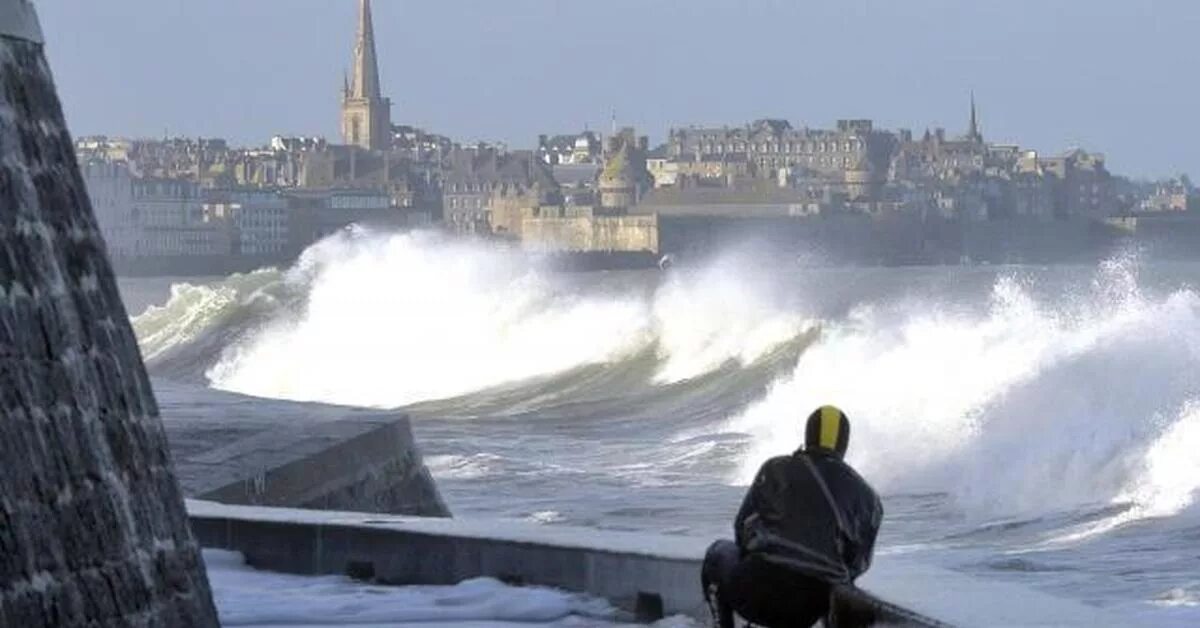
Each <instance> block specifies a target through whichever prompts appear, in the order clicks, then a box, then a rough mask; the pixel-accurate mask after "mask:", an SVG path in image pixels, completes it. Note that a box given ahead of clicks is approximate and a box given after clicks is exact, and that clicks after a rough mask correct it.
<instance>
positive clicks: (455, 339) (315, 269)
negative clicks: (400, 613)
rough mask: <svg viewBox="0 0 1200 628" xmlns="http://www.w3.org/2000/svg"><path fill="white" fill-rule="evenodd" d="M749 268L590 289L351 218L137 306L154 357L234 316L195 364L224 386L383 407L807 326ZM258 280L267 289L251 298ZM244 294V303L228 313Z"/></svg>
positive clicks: (707, 357) (671, 375) (678, 377)
mask: <svg viewBox="0 0 1200 628" xmlns="http://www.w3.org/2000/svg"><path fill="white" fill-rule="evenodd" d="M751 275H753V273H752V272H749V271H747V270H745V269H744V264H742V265H739V263H738V262H736V261H732V260H725V261H723V262H720V263H717V264H714V265H712V266H710V267H707V268H705V269H701V270H700V271H699V272H695V273H680V274H678V275H675V276H674V277H672V278H671V279H670V280H668V281H666V282H664V283H663V284H662V285H661V286H659V287H658V288H657V289H656V290H653V291H650V292H646V291H643V290H638V289H636V287H631V286H628V285H626V286H621V287H620V288H618V289H608V290H606V289H601V288H597V289H592V290H587V289H580V288H579V287H578V286H576V285H574V284H573V283H572V282H571V281H570V278H562V277H558V276H555V275H553V274H550V273H545V272H541V271H540V270H539V269H538V268H537V267H536V265H533V264H531V263H530V262H529V260H528V259H526V258H525V257H523V256H521V255H519V254H517V253H515V252H512V251H508V250H505V249H503V248H500V247H498V246H496V245H493V244H488V243H483V242H474V241H462V240H451V239H448V238H445V237H442V236H439V235H436V234H433V233H428V232H416V233H406V234H386V233H374V232H371V231H368V230H362V229H356V230H347V231H344V232H342V233H339V234H337V235H335V236H333V237H330V238H328V239H326V240H324V241H322V242H320V243H318V244H316V245H314V246H313V247H311V248H310V249H309V250H308V251H306V252H305V254H304V256H303V257H302V259H301V260H300V262H299V263H298V264H297V265H296V267H295V268H293V269H291V270H290V271H288V272H287V273H285V274H279V273H275V274H274V275H266V274H263V275H260V276H259V279H258V283H255V284H253V285H252V286H251V287H252V288H253V290H247V288H246V286H244V285H242V284H244V283H245V282H246V280H245V279H239V278H233V279H231V280H227V281H225V282H222V283H219V284H216V285H212V286H189V285H180V286H177V287H175V288H174V290H173V294H172V298H171V300H170V301H169V302H168V303H167V304H166V305H165V306H164V307H161V308H151V309H150V310H148V311H147V312H145V313H143V314H142V315H141V316H138V317H137V318H135V321H134V322H135V326H136V328H137V329H138V331H139V338H140V340H141V343H142V346H143V351H144V352H146V354H147V357H148V358H149V359H150V360H151V363H152V365H153V364H154V359H155V358H158V357H159V356H162V355H165V354H167V353H168V352H169V351H171V350H174V349H178V348H180V347H186V346H187V345H188V343H192V342H195V341H196V339H197V338H198V337H200V336H201V335H202V334H204V333H213V332H214V327H219V326H221V325H235V326H240V327H238V328H235V329H226V330H220V329H218V330H216V331H217V332H220V333H216V334H215V335H216V336H217V337H218V338H220V339H221V341H223V342H227V346H223V347H221V348H220V349H219V350H217V351H216V355H217V356H218V357H217V358H216V359H215V360H213V363H212V364H210V365H207V367H203V368H206V371H205V372H206V376H207V378H208V379H209V381H210V382H211V384H212V385H213V386H214V387H216V388H219V389H222V390H228V391H232V392H240V393H245V394H251V395H256V396H263V397H272V398H280V399H289V400H295V401H324V402H332V403H343V404H352V405H360V406H375V407H392V406H397V405H402V404H406V403H411V402H416V401H424V400H431V399H440V398H446V397H452V396H456V395H461V394H467V393H471V392H474V391H477V390H481V389H485V388H489V387H492V386H497V385H501V384H506V383H511V382H519V381H522V380H527V379H530V378H535V377H540V376H548V375H553V374H558V373H562V372H565V371H568V370H570V369H573V368H576V367H581V366H587V365H595V364H605V363H615V362H619V361H621V360H623V359H626V358H628V357H631V356H633V355H635V354H637V353H639V352H641V351H643V350H646V349H648V348H650V347H655V348H656V350H657V352H658V354H659V357H660V360H661V364H660V367H659V371H658V373H657V375H656V376H655V378H654V381H655V382H656V383H663V384H665V383H674V382H678V381H682V380H686V379H690V378H694V377H697V376H700V375H703V374H705V373H707V372H710V371H712V370H713V369H716V368H719V367H721V366H722V365H724V364H726V363H729V362H731V361H733V362H736V363H739V364H743V365H744V364H750V363H752V362H754V361H755V360H758V359H760V358H761V357H762V356H764V355H765V354H766V353H768V352H769V351H770V350H771V349H772V348H774V347H776V346H778V345H779V344H780V343H783V342H786V341H788V340H789V339H791V338H793V337H795V336H796V335H797V334H798V333H800V332H801V331H802V330H803V328H804V326H805V321H804V319H803V318H802V317H800V316H799V315H798V314H796V313H795V311H794V309H791V308H789V307H788V306H787V305H786V304H785V303H784V302H783V301H782V300H780V299H778V298H777V297H776V295H777V294H780V292H779V291H773V289H772V287H771V286H770V285H769V284H768V283H766V282H759V283H752V282H748V281H747V280H746V279H745V277H748V276H751ZM235 280H236V281H235ZM272 282H273V283H272ZM262 284H267V285H262ZM264 295H268V296H271V298H272V299H273V300H272V301H271V302H270V303H269V304H266V305H263V304H262V303H261V301H262V300H263V298H264ZM252 296H253V297H258V300H259V301H260V303H257V308H258V310H257V311H256V312H255V316H253V317H247V316H239V315H241V314H245V313H246V312H245V311H244V310H245V308H247V307H249V305H250V304H249V303H248V300H249V299H250V297H252ZM203 355H204V356H205V357H209V356H208V354H203Z"/></svg>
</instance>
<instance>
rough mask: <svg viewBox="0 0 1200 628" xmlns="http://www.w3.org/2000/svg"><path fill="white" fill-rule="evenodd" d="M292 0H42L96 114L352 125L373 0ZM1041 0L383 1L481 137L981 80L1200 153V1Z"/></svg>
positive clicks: (196, 127)
mask: <svg viewBox="0 0 1200 628" xmlns="http://www.w3.org/2000/svg"><path fill="white" fill-rule="evenodd" d="M283 4H284V3H283V2H279V1H277V0H263V1H261V2H255V3H234V2H209V3H186V2H180V1H165V2H148V1H146V0H128V1H127V2H123V3H121V4H120V5H119V6H91V5H83V6H80V5H78V4H77V3H72V2H68V1H67V0H41V2H40V3H39V8H40V10H41V14H42V21H43V27H44V29H45V30H46V32H47V37H48V39H49V41H50V45H49V46H48V53H49V55H50V57H51V62H52V64H53V66H54V68H55V71H56V77H57V80H58V82H59V86H60V89H61V90H62V92H63V94H64V101H65V107H66V110H67V118H68V121H69V123H70V124H71V126H72V129H73V131H74V133H75V134H76V135H87V134H93V133H105V134H110V135H130V136H150V137H156V136H161V135H163V134H164V133H169V134H171V135H187V136H221V137H228V138H229V139H231V140H232V141H234V142H236V143H239V144H262V143H265V142H266V141H267V139H268V138H269V137H270V136H271V135H272V134H276V133H279V134H304V135H321V136H324V137H327V138H329V139H331V140H335V141H336V140H337V138H338V135H339V133H338V127H337V125H338V108H339V98H338V96H339V89H340V87H341V84H342V83H341V81H342V76H343V73H344V72H345V71H347V70H348V69H349V64H350V57H351V54H350V53H351V51H350V49H349V47H348V46H347V42H349V41H352V39H353V33H354V30H355V27H356V20H355V10H356V5H357V3H356V2H338V3H332V2H318V1H316V0H296V1H293V2H289V3H287V6H288V7H289V8H290V7H294V8H292V9H291V10H289V11H287V12H284V11H282V7H283ZM1097 4H1098V6H1097ZM1035 6H1036V5H1035V4H1034V3H1032V2H1016V3H1009V4H1008V5H1006V7H1004V8H1001V7H969V8H967V7H958V6H954V5H953V4H951V3H945V2H919V3H916V4H912V5H909V6H906V7H905V8H904V9H903V10H901V9H899V8H896V7H892V6H888V5H886V4H884V3H878V2H856V3H850V4H846V3H840V4H839V5H837V6H834V5H832V4H829V3H817V4H814V5H809V6H805V7H794V6H791V5H788V4H785V3H780V2H763V3H759V4H755V5H752V6H750V7H744V6H735V5H728V4H726V3H716V2H705V3H689V4H683V3H679V2H666V3H659V4H655V5H652V6H648V7H641V6H637V4H636V3H633V2H629V1H626V0H618V1H616V2H610V3H606V4H605V5H604V6H602V7H596V6H590V5H588V6H585V5H575V4H567V3H559V2H556V3H538V2H532V1H518V2H513V3H510V4H508V5H506V9H505V10H504V11H499V13H504V15H497V13H498V11H497V9H496V7H493V6H491V5H485V6H474V5H468V4H467V3H465V2H449V3H437V4H434V3H419V2H376V3H375V13H376V18H375V22H376V29H377V31H378V32H379V35H378V39H379V47H380V50H379V58H380V71H381V81H382V84H383V93H384V95H385V96H388V97H390V98H391V99H392V100H393V102H394V103H395V104H394V106H393V109H392V118H393V121H394V122H395V123H398V124H415V125H417V126H421V127H424V128H428V129H429V130H431V131H435V132H440V133H445V134H447V135H450V136H452V137H454V138H456V139H460V140H463V141H471V140H475V139H480V140H498V141H503V142H506V143H508V144H510V145H512V146H514V147H528V146H531V145H533V144H535V143H536V138H537V135H538V134H541V133H558V132H572V131H579V130H582V129H583V128H585V127H588V128H592V129H599V130H607V128H608V125H609V119H610V117H611V115H612V114H613V112H615V113H616V116H617V119H618V122H619V123H620V124H622V125H634V126H636V127H638V128H639V129H641V130H643V131H644V132H646V133H648V134H649V135H650V136H651V138H652V140H653V141H654V142H656V143H657V142H661V141H664V140H665V134H666V132H667V130H668V128H670V127H673V126H687V125H690V124H729V125H738V124H742V123H744V122H747V121H749V120H752V119H755V118H759V117H782V118H787V119H790V120H792V121H793V122H794V123H796V124H800V125H807V126H813V127H828V126H831V125H832V123H833V122H834V121H835V120H836V119H838V118H846V117H862V118H872V119H875V120H876V121H877V122H878V124H879V125H880V126H883V127H889V128H911V129H913V130H914V131H915V132H917V133H920V132H922V131H923V130H924V129H925V128H926V127H929V128H934V127H939V126H940V127H945V128H946V129H947V130H948V132H950V133H960V132H963V131H965V130H966V125H967V111H968V99H969V93H970V92H971V91H972V90H973V91H975V93H976V95H977V98H978V101H979V106H980V118H981V124H982V127H983V133H984V135H985V136H986V137H987V138H988V139H989V140H990V141H997V142H1010V141H1011V142H1014V143H1020V144H1021V145H1023V146H1028V147H1030V148H1035V149H1037V150H1040V151H1042V152H1045V153H1056V152H1061V151H1063V150H1066V149H1067V148H1069V147H1072V146H1082V147H1084V148H1087V149H1090V150H1098V151H1102V152H1104V153H1105V154H1106V155H1107V156H1108V157H1109V161H1110V163H1111V164H1112V166H1113V168H1114V170H1117V171H1120V172H1125V173H1128V174H1130V175H1134V176H1152V177H1157V176H1170V175H1173V174H1176V173H1179V172H1193V173H1194V172H1197V171H1200V168H1198V167H1197V166H1200V155H1198V154H1197V152H1196V150H1195V149H1194V148H1193V147H1191V146H1190V143H1189V142H1186V141H1181V138H1186V137H1189V136H1193V135H1196V134H1197V133H1200V121H1198V120H1196V119H1195V118H1194V117H1193V116H1191V115H1190V112H1191V111H1193V110H1195V108H1196V107H1197V106H1198V105H1200V95H1198V94H1197V93H1196V89H1195V88H1191V89H1190V91H1189V87H1188V85H1187V82H1188V81H1187V78H1186V77H1187V74H1186V72H1187V70H1188V67H1187V66H1188V63H1187V62H1188V57H1189V55H1188V54H1187V50H1186V46H1187V45H1186V44H1185V43H1183V42H1184V36H1185V35H1186V33H1187V31H1188V30H1189V28H1190V27H1192V26H1195V25H1196V24H1197V23H1200V7H1194V6H1193V5H1191V4H1187V3H1183V2H1167V1H1164V2H1155V3H1152V6H1151V8H1152V9H1154V10H1152V11H1146V9H1145V7H1142V8H1136V7H1135V8H1129V7H1124V6H1118V5H1115V4H1114V3H1091V4H1088V5H1084V4H1083V3H1076V2H1066V3H1059V4H1056V5H1055V6H1054V7H1052V8H1045V7H1041V8H1039V9H1038V10H1036V11H1035V10H1033V7H1035ZM697 7H700V8H701V9H703V10H699V9H697ZM1084 8H1086V9H1087V11H1086V12H1084V11H1083V9H1084ZM1026 9H1029V10H1026ZM934 16H940V18H941V19H942V22H943V24H942V25H938V24H936V23H934V21H933V20H931V18H932V17H934ZM1018 17H1020V18H1021V19H1018ZM739 18H740V19H739ZM997 22H999V23H1002V24H1005V25H1006V27H1005V28H992V26H995V25H996V23H997ZM81 23H86V24H88V26H89V27H88V28H86V29H81V28H78V26H77V25H78V24H81ZM728 24H739V27H738V28H729V27H728ZM806 24H808V25H812V24H817V25H821V26H807V27H806V26H805V25H806ZM984 24H987V25H988V26H989V28H987V29H983V28H982V26H983V25H984ZM741 25H744V26H741ZM826 26H829V27H826ZM189 31H190V32H189ZM835 31H836V32H835ZM993 31H995V32H993ZM217 32H220V33H222V35H223V36H222V37H216V36H215V35H213V33H217ZM1000 32H1002V33H1004V36H1003V37H1001V36H1000V35H997V34H995V33H1000ZM531 34H532V35H536V36H535V37H531V36H530V35H531ZM706 39H707V40H708V41H707V42H705V40H706ZM631 42H633V45H631ZM650 42H652V43H650ZM147 50H160V51H162V52H161V53H158V54H147V52H146V51H147ZM831 50H832V51H833V52H830V51H831ZM430 51H435V52H436V53H437V54H430ZM818 55H820V56H818ZM839 60H840V62H839ZM792 77H798V80H797V79H796V78H792ZM1164 120H1166V121H1169V123H1162V122H1161V121H1164Z"/></svg>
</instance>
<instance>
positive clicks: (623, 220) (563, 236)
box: [522, 216, 659, 253]
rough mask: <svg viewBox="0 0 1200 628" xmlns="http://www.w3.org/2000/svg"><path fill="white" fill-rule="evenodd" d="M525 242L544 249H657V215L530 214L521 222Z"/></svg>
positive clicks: (531, 246)
mask: <svg viewBox="0 0 1200 628" xmlns="http://www.w3.org/2000/svg"><path fill="white" fill-rule="evenodd" d="M522 243H523V245H524V246H525V248H527V249H529V250H533V251H544V252H651V253H657V252H658V251H659V243H658V217H657V216H581V217H577V218H529V219H526V220H525V221H524V223H522Z"/></svg>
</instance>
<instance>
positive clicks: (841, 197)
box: [76, 0, 1198, 270]
mask: <svg viewBox="0 0 1200 628" xmlns="http://www.w3.org/2000/svg"><path fill="white" fill-rule="evenodd" d="M393 113H394V112H393V111H392V103H391V100H390V99H389V98H388V97H387V96H385V92H384V86H383V85H382V83H381V81H380V72H379V58H378V54H377V49H376V40H375V28H374V21H373V18H372V13H371V5H370V2H369V0H360V3H359V15H358V23H357V32H356V37H355V42H354V46H353V49H352V57H351V64H350V67H349V71H348V72H347V73H346V75H345V77H344V78H343V81H342V88H341V113H340V118H339V138H338V140H339V141H338V142H337V143H335V142H330V141H328V140H326V139H324V138H321V137H294V136H276V137H273V138H271V140H270V141H269V143H268V144H267V145H265V146H261V147H256V148H237V147H233V146H230V145H229V144H228V143H227V142H226V141H224V140H222V139H218V138H166V139H161V140H130V139H120V138H107V137H91V138H82V139H80V140H79V141H78V142H77V146H76V148H77V152H78V155H79V158H80V163H81V164H82V166H83V173H84V177H85V181H86V183H87V186H88V189H89V191H90V192H91V194H92V195H93V198H94V201H95V204H96V208H97V214H98V217H99V220H100V222H101V226H102V228H103V229H104V232H105V234H106V236H107V238H108V241H109V249H110V253H111V254H112V255H113V256H114V259H116V260H117V266H118V268H119V269H122V270H129V269H136V268H138V267H145V268H149V269H159V268H161V267H162V263H163V260H164V259H166V260H173V261H172V264H174V265H177V266H178V267H179V268H180V269H181V270H187V268H188V267H190V266H206V267H209V266H211V265H212V264H213V263H214V261H215V260H219V261H220V263H219V264H218V266H221V265H222V264H225V265H228V266H230V267H248V266H253V265H256V264H261V263H286V262H287V261H288V260H290V259H292V258H294V257H295V256H296V255H298V254H299V252H300V251H302V250H303V249H304V248H305V247H306V246H307V245H308V244H311V243H312V242H313V241H314V240H315V239H318V238H320V237H323V236H325V235H328V234H329V233H332V232H335V231H337V230H338V229H340V228H342V227H344V226H346V225H348V224H350V223H352V222H369V223H379V224H384V225H388V226H389V227H393V228H411V227H421V226H438V227H440V228H443V229H445V230H447V231H450V232H453V233H459V234H469V235H471V236H473V237H490V238H499V239H505V240H512V241H517V242H520V243H521V244H522V245H523V246H526V247H527V248H532V249H537V250H541V251H555V252H561V253H566V254H604V255H607V254H616V255H624V254H632V255H634V256H640V257H642V258H645V259H651V258H653V259H657V257H659V256H661V255H663V254H667V253H672V254H673V253H680V252H684V251H687V252H696V251H701V250H704V249H711V248H713V247H717V246H720V245H721V244H722V243H724V242H728V241H735V240H746V239H747V237H748V236H747V234H749V233H751V232H755V231H757V232H766V233H767V234H768V235H769V236H770V237H769V238H767V239H768V240H777V242H776V244H777V245H778V246H779V247H780V248H781V249H782V250H788V251H795V250H804V249H810V248H813V245H812V241H813V240H814V239H816V240H820V241H822V243H823V244H824V245H829V242H839V241H844V242H846V243H851V242H852V243H854V244H852V245H850V244H847V245H846V246H841V245H836V246H833V245H831V246H833V248H838V247H839V246H841V248H846V247H850V248H852V249H855V253H854V254H853V255H850V256H848V257H847V258H846V259H853V260H856V261H860V262H868V263H917V262H957V261H962V260H969V259H972V258H973V257H977V256H982V257H983V258H984V259H993V260H995V261H1020V260H1023V259H1041V258H1047V256H1048V255H1051V253H1052V250H1053V249H1054V248H1055V247H1056V246H1057V247H1058V248H1061V249H1062V250H1064V251H1071V250H1076V249H1081V248H1087V247H1089V246H1092V245H1094V244H1095V242H1096V241H1095V239H1094V238H1093V237H1092V236H1094V235H1095V233H1096V232H1097V231H1110V232H1112V233H1115V234H1118V235H1119V234H1121V233H1130V232H1133V231H1136V230H1138V229H1139V228H1140V229H1142V230H1143V231H1145V228H1146V227H1145V226H1146V225H1151V224H1155V220H1154V219H1153V217H1154V216H1157V215H1160V214H1174V215H1176V216H1177V217H1185V216H1187V215H1189V214H1188V210H1189V208H1194V207H1196V206H1197V205H1198V204H1197V203H1196V202H1195V200H1194V199H1196V193H1195V190H1194V188H1193V187H1192V185H1191V182H1190V181H1189V180H1187V178H1186V177H1182V178H1179V179H1175V180H1171V181H1164V182H1160V183H1138V182H1133V181H1129V180H1127V179H1124V178H1122V177H1118V176H1114V175H1113V174H1111V173H1110V172H1109V171H1108V169H1107V166H1106V160H1105V157H1104V156H1103V155H1102V154H1099V153H1095V152H1090V151H1085V150H1082V149H1072V150H1070V151H1067V152H1065V153H1062V154H1057V155H1046V154H1043V153H1040V152H1038V151H1034V150H1029V149H1026V148H1022V147H1020V146H1017V145H1013V144H1001V143H992V142H989V141H987V140H986V139H985V137H984V132H983V128H982V125H981V124H980V119H979V115H978V109H977V106H976V102H975V97H974V95H973V94H972V95H971V98H970V101H969V110H968V111H967V114H968V115H967V116H966V117H965V122H966V124H965V129H964V131H963V132H962V133H961V134H958V135H952V134H949V133H947V131H946V130H944V129H940V128H939V129H927V130H925V131H923V132H921V133H913V132H912V131H911V130H907V129H895V130H892V129H882V128H879V127H878V126H876V125H875V123H874V122H873V121H871V120H867V119H845V120H838V121H836V123H835V124H834V125H833V126H832V127H831V128H814V127H808V126H804V125H799V124H793V122H792V121H789V120H784V119H778V118H764V119H760V120H755V121H751V122H749V123H745V124H741V125H721V126H685V127H678V128H673V129H669V130H667V131H666V134H665V142H663V143H662V144H659V145H657V146H652V145H651V144H650V142H649V139H648V138H647V137H646V136H641V135H639V134H638V133H637V132H636V131H635V130H633V129H617V128H615V125H614V128H613V130H612V133H610V134H608V135H607V136H605V134H602V133H599V132H595V131H591V130H584V131H582V132H579V133H559V134H543V135H540V136H538V138H537V143H536V146H535V147H534V148H532V149H531V150H513V149H509V148H508V147H506V146H504V145H499V144H486V143H475V144H462V143H458V142H455V141H454V140H452V139H451V138H449V137H446V136H444V135H440V134H437V133H435V132H431V131H427V130H424V129H420V128H418V127H415V126H412V125H406V124H394V123H393ZM1114 225H1115V226H1114ZM1138 225H1141V227H1138ZM1114 229H1115V231H1114ZM1171 230H1176V228H1175V227H1173V228H1172V229H1171ZM781 234H783V235H781ZM972 242H974V244H972ZM1055 242H1057V243H1058V244H1057V245H1056V244H1055ZM1031 243H1036V244H1031ZM1047 259H1048V258H1047ZM169 265H170V264H169Z"/></svg>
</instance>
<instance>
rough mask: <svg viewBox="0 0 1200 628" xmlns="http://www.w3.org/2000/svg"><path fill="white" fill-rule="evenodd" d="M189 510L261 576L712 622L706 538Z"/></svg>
mask: <svg viewBox="0 0 1200 628" xmlns="http://www.w3.org/2000/svg"><path fill="white" fill-rule="evenodd" d="M188 507H189V513H190V516H191V520H192V527H193V530H194V531H195V534H196V535H197V537H198V538H199V539H200V541H201V544H202V545H203V546H204V547H212V548H220V549H227V550H235V551H239V552H242V553H243V554H244V555H245V556H246V559H247V562H249V564H251V565H252V566H254V567H257V568H260V569H266V570H271V571H281V572H287V573H299V574H348V575H354V576H359V577H370V578H374V579H377V580H379V581H381V582H386V583H390V584H454V583H457V582H460V581H462V580H465V579H467V578H473V577H479V576H488V577H493V578H497V579H500V580H504V581H507V582H510V583H514V584H532V585H543V586H552V587H558V588H561V589H566V590H569V591H578V592H584V593H588V594H591V595H595V596H598V597H603V598H606V599H608V600H610V601H611V602H613V603H614V604H615V605H617V606H618V607H620V608H624V609H626V610H629V611H631V612H634V613H635V614H636V615H637V616H639V617H642V618H646V619H654V618H657V617H659V616H662V615H664V614H665V615H675V614H683V615H689V616H692V617H696V618H701V617H707V609H706V607H705V604H704V600H703V598H702V597H701V593H700V586H699V573H700V562H701V559H702V557H703V554H704V550H705V547H706V546H707V542H706V541H705V540H704V539H697V538H693V537H681V536H664V535H646V534H633V533H626V532H609V531H601V530H593V529H585V528H571V527H566V526H542V525H537V524H528V523H523V522H507V521H473V522H472V521H461V520H434V519H419V518H394V517H376V516H371V515H367V514H361V513H344V512H343V513H338V512H329V511H320V512H318V511H304V510H290V509H264V508H247V507H237V506H226V505H221V504H215V503H211V502H201V501H190V502H189V503H188ZM837 597H838V600H839V609H840V610H841V612H842V614H843V616H844V617H845V616H853V617H856V618H863V617H874V618H876V619H877V620H879V621H880V622H882V623H887V624H889V625H910V626H940V625H944V624H941V623H939V622H937V621H935V620H932V619H929V618H928V617H925V616H923V615H921V614H919V613H917V612H914V611H911V610H907V609H904V608H902V607H900V606H897V605H894V604H890V603H888V602H885V601H884V600H882V599H879V598H877V597H875V596H872V595H871V594H869V593H866V592H862V591H858V590H853V589H847V590H845V591H842V592H840V593H839V594H838V596H837ZM848 625H860V624H854V623H849V622H848Z"/></svg>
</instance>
